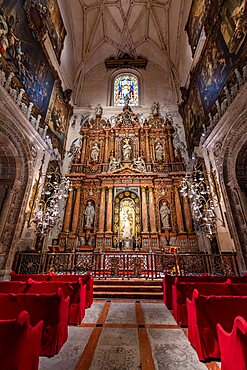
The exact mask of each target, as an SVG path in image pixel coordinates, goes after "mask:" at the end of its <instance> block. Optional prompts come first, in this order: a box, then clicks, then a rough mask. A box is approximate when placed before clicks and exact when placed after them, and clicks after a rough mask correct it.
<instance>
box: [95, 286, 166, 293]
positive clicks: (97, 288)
mask: <svg viewBox="0 0 247 370" xmlns="http://www.w3.org/2000/svg"><path fill="white" fill-rule="evenodd" d="M101 290H110V291H113V290H114V291H116V290H119V291H124V290H127V291H130V290H131V291H133V292H135V291H143V290H144V291H152V290H153V291H156V292H157V291H159V292H162V287H161V286H158V285H143V286H140V285H94V291H101Z"/></svg>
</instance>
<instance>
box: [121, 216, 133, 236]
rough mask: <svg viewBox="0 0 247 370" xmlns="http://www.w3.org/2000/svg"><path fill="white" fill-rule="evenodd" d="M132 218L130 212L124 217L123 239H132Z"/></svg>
mask: <svg viewBox="0 0 247 370" xmlns="http://www.w3.org/2000/svg"><path fill="white" fill-rule="evenodd" d="M130 218H131V216H130V215H129V213H128V212H126V214H125V215H124V226H123V229H122V230H123V234H122V238H123V239H130V238H131V230H132V225H131V220H130Z"/></svg>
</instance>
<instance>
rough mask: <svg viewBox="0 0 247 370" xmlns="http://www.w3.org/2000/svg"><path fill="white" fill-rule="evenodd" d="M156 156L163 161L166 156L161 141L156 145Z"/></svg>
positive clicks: (157, 159) (158, 160) (159, 160)
mask: <svg viewBox="0 0 247 370" xmlns="http://www.w3.org/2000/svg"><path fill="white" fill-rule="evenodd" d="M155 156H156V161H157V162H162V160H163V156H164V149H163V147H162V145H161V143H160V142H159V141H158V142H157V144H156V145H155Z"/></svg>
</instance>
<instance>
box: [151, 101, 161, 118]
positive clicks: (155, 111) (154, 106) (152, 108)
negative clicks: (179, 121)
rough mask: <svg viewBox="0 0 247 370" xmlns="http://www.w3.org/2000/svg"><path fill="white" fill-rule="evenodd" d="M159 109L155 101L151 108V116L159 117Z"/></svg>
mask: <svg viewBox="0 0 247 370" xmlns="http://www.w3.org/2000/svg"><path fill="white" fill-rule="evenodd" d="M159 109H160V103H159V102H156V101H155V102H154V103H153V105H152V107H151V111H152V114H153V115H154V116H158V115H159Z"/></svg>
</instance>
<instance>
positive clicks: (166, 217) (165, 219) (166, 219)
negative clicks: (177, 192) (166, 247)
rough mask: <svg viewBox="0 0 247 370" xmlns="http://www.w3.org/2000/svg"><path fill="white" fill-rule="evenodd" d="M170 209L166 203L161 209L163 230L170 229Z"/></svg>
mask: <svg viewBox="0 0 247 370" xmlns="http://www.w3.org/2000/svg"><path fill="white" fill-rule="evenodd" d="M170 213H171V212H170V208H169V207H168V205H167V203H166V202H163V204H162V206H161V207H160V219H161V226H162V228H164V229H165V228H169V227H170Z"/></svg>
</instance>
